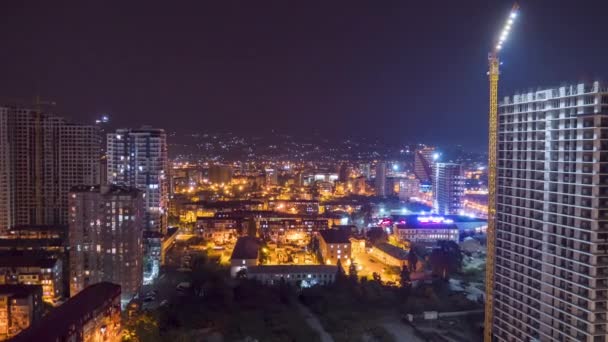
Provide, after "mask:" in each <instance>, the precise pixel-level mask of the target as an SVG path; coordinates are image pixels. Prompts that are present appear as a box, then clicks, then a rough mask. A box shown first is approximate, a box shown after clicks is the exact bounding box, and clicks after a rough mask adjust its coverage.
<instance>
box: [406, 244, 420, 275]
mask: <svg viewBox="0 0 608 342" xmlns="http://www.w3.org/2000/svg"><path fill="white" fill-rule="evenodd" d="M407 263H408V264H409V265H410V268H411V269H412V272H416V267H417V266H416V265H417V264H418V256H417V255H416V252H415V251H414V250H412V249H410V252H409V253H408V255H407Z"/></svg>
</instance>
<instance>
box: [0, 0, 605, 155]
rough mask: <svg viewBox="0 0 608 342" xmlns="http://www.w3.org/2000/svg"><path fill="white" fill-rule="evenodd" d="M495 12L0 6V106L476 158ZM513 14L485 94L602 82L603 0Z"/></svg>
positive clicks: (451, 4) (500, 12)
mask: <svg viewBox="0 0 608 342" xmlns="http://www.w3.org/2000/svg"><path fill="white" fill-rule="evenodd" d="M178 3H179V4H178ZM511 4H512V2H511V1H491V0H474V1H466V0H463V1H452V0H449V1H448V0H445V1H429V0H427V1H388V0H386V1H380V0H374V1H372V0H370V1H353V0H350V1H330V0H324V1H310V0H307V1H286V0H278V1H262V0H259V1H251V0H249V1H228V0H217V1H191V2H186V1H163V2H162V3H161V2H156V1H152V2H151V1H70V2H68V1H48V0H45V1H2V2H1V3H0V43H1V46H0V96H1V97H2V98H22V99H31V98H33V97H34V96H35V95H40V96H41V97H42V98H45V99H51V100H54V101H56V102H57V103H58V109H59V111H60V112H61V113H62V114H63V115H65V116H67V117H69V118H72V119H74V120H76V121H79V122H91V121H92V120H93V119H94V118H95V116H96V115H98V114H100V113H108V114H110V115H111V117H112V120H113V123H114V125H117V126H125V127H129V126H135V127H138V126H140V125H142V124H150V125H154V126H158V127H162V128H166V129H168V130H175V131H178V132H189V131H193V130H201V131H226V130H232V131H234V132H238V133H239V134H246V135H263V134H268V132H270V130H271V129H276V130H278V131H281V132H285V133H291V134H296V135H306V134H309V133H310V132H312V131H313V130H315V131H316V132H319V133H321V134H323V135H325V136H328V137H336V138H343V137H344V138H346V137H368V138H382V139H386V140H387V141H394V142H412V141H420V142H428V143H434V144H463V145H464V146H467V147H470V148H479V149H484V148H485V142H486V135H487V128H486V125H487V102H488V100H487V97H488V95H487V93H488V90H487V78H486V69H487V52H488V50H489V48H490V47H491V46H492V42H493V39H494V37H495V35H497V34H498V31H499V30H500V28H501V26H502V23H503V21H504V19H505V18H506V16H507V14H508V11H509V9H510V7H511ZM521 5H522V11H521V13H520V16H519V19H518V22H517V23H516V25H515V27H514V29H513V31H512V34H511V36H510V39H509V41H508V42H507V43H506V45H505V47H504V54H503V58H502V60H503V62H504V65H503V68H502V75H501V77H502V78H501V81H502V83H501V89H500V91H499V94H501V96H502V95H505V94H507V92H513V91H514V90H518V89H528V88H530V87H534V88H536V87H537V86H556V85H559V84H561V83H562V82H575V81H579V80H591V79H593V78H600V79H608V77H607V75H608V47H607V46H608V44H607V42H608V21H607V20H606V16H607V14H608V1H606V0H604V1H600V0H597V1H596V0H579V1H574V0H568V1H561V0H560V1H557V0H555V1H554V0H530V1H523V2H522V4H521Z"/></svg>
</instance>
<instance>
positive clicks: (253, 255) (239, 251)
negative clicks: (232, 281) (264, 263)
mask: <svg viewBox="0 0 608 342" xmlns="http://www.w3.org/2000/svg"><path fill="white" fill-rule="evenodd" d="M259 248H260V245H259V244H258V241H257V240H256V239H255V238H253V237H251V236H242V237H240V238H239V239H238V240H237V241H236V245H235V246H234V250H233V251H232V256H231V257H230V259H231V260H232V259H257V258H258V250H259Z"/></svg>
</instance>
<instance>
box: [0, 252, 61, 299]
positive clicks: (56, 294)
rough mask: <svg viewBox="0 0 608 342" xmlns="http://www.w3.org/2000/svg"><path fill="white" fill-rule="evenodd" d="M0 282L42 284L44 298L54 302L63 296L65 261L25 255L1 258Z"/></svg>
mask: <svg viewBox="0 0 608 342" xmlns="http://www.w3.org/2000/svg"><path fill="white" fill-rule="evenodd" d="M0 284H24V285H41V286H42V299H43V300H44V301H45V302H48V303H51V304H54V303H56V302H57V301H58V300H59V299H61V298H62V297H63V293H64V292H63V291H64V288H63V263H62V262H61V260H60V259H53V258H45V257H35V256H29V255H23V256H3V257H2V258H0Z"/></svg>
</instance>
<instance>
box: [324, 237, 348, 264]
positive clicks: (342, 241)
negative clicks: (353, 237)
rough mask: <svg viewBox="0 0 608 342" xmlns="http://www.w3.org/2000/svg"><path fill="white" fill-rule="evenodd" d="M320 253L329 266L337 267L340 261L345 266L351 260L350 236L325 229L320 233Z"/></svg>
mask: <svg viewBox="0 0 608 342" xmlns="http://www.w3.org/2000/svg"><path fill="white" fill-rule="evenodd" d="M317 236H318V238H319V251H320V252H321V258H323V262H324V263H326V264H327V265H335V264H337V263H338V260H340V262H341V263H342V265H343V266H346V263H347V262H348V261H349V260H350V258H351V249H350V240H349V239H348V234H347V233H345V232H343V231H340V230H337V229H325V230H321V231H319V233H318V235H317Z"/></svg>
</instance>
